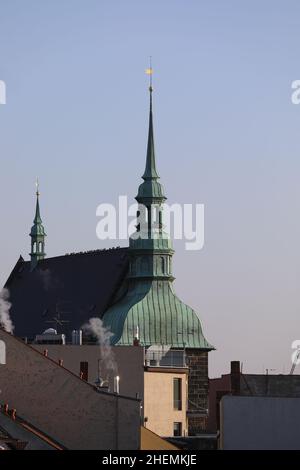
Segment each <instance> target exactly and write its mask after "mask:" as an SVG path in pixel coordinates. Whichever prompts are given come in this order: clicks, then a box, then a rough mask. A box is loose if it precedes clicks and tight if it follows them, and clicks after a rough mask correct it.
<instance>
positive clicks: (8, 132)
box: [0, 0, 300, 375]
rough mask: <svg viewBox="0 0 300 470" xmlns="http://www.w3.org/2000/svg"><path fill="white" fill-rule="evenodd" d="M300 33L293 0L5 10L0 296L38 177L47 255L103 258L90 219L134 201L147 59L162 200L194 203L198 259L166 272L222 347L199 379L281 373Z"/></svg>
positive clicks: (298, 172)
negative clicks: (201, 215) (123, 197)
mask: <svg viewBox="0 0 300 470" xmlns="http://www.w3.org/2000/svg"><path fill="white" fill-rule="evenodd" d="M299 23H300V4H299V2H297V1H292V0H290V1H288V2H283V1H271V0H269V1H267V0H265V1H263V2H262V1H257V0H252V1H250V0H248V1H244V2H241V1H238V0H236V1H233V0H227V1H226V2H225V1H222V0H219V1H211V0H207V1H187V0H181V1H179V0H165V1H161V0H153V1H151V2H149V1H143V0H136V1H133V0H127V1H116V0H107V1H99V0H88V1H83V0H81V1H79V0H52V1H51V2H50V1H43V2H41V1H37V0H34V1H33V0H0V80H5V82H6V84H7V104H6V105H5V106H4V105H0V159H1V166H0V214H1V230H0V261H1V265H0V266H1V267H0V280H1V284H3V283H4V282H5V280H6V278H7V276H8V274H9V273H10V271H11V269H12V267H13V266H14V264H15V262H16V260H17V258H18V256H19V255H20V253H22V255H23V256H24V257H26V258H28V253H29V236H28V233H29V230H30V227H31V224H32V219H33V215H34V181H35V178H36V176H37V175H39V177H40V182H41V194H42V195H41V210H42V217H43V220H44V224H45V227H46V231H47V234H48V237H47V246H46V248H47V250H46V251H47V254H48V256H55V255H59V254H64V253H66V252H70V251H80V250H87V249H95V248H101V247H103V246H108V243H101V242H100V241H99V240H98V239H97V238H96V235H95V227H96V217H95V210H96V206H97V205H98V204H99V203H101V202H111V203H115V202H116V201H117V198H118V195H119V194H128V196H130V198H132V202H133V198H134V196H135V195H136V191H137V186H138V184H139V183H140V176H141V175H142V172H143V169H144V160H145V152H146V135H147V119H148V96H147V79H146V76H145V75H144V69H145V68H146V67H147V63H148V56H149V55H150V54H151V55H152V56H153V68H154V70H155V78H154V79H155V82H154V83H155V96H154V99H155V107H154V108H155V109H154V112H155V138H156V150H157V164H158V169H159V173H160V175H161V178H162V182H163V184H164V187H165V190H166V193H167V195H168V198H169V202H170V203H174V202H179V203H190V202H191V203H203V204H205V223H206V225H205V247H204V249H203V250H202V251H199V252H189V251H185V249H184V244H183V242H179V241H178V242H176V243H175V249H176V254H175V259H174V272H175V276H176V278H177V279H176V281H175V287H176V291H177V293H178V294H179V295H180V296H181V298H182V299H183V300H184V301H186V302H187V303H189V304H190V305H191V306H193V307H194V308H195V309H196V310H197V311H198V312H199V314H200V317H201V320H202V324H203V328H204V332H205V334H206V337H207V339H208V340H209V341H210V342H211V343H213V344H214V345H215V346H216V348H217V351H216V352H214V353H212V354H211V355H210V375H216V374H219V373H225V372H227V371H228V369H229V361H230V360H241V361H242V362H243V367H244V371H246V372H259V373H261V372H262V371H263V370H264V369H266V368H269V369H271V368H274V369H276V371H277V372H282V371H284V370H285V372H288V371H289V369H290V367H291V363H290V354H291V342H292V341H293V340H294V339H300V321H299V316H300V289H299V287H300V243H299V241H300V185H299V179H300V165H299V154H300V139H299V133H300V105H299V106H296V105H293V104H292V103H291V99H290V96H291V82H292V81H293V80H296V79H300V65H299V42H300V41H299V40H300V24H299ZM116 243H117V244H118V242H116ZM116 243H113V242H112V243H111V245H114V244H116ZM296 371H297V369H296ZM299 372H300V371H299Z"/></svg>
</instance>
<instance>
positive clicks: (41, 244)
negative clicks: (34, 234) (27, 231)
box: [39, 242, 43, 253]
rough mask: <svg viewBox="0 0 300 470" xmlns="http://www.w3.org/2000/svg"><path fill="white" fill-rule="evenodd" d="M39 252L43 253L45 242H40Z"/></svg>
mask: <svg viewBox="0 0 300 470" xmlns="http://www.w3.org/2000/svg"><path fill="white" fill-rule="evenodd" d="M39 252H40V253H42V252H43V242H39Z"/></svg>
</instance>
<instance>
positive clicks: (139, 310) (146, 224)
mask: <svg viewBox="0 0 300 470" xmlns="http://www.w3.org/2000/svg"><path fill="white" fill-rule="evenodd" d="M147 73H148V74H149V75H150V88H149V91H150V115H149V133H148V145H147V156H146V168H145V172H144V174H143V177H142V178H143V180H144V181H143V183H142V184H141V185H140V186H139V189H138V194H137V196H136V200H137V202H138V203H139V210H138V213H137V226H136V232H135V233H134V234H132V235H131V237H130V239H129V250H128V253H129V258H130V261H129V272H128V274H127V279H126V283H125V289H124V290H125V294H124V293H123V296H122V294H121V293H120V297H119V300H118V301H117V302H115V303H114V304H113V305H112V306H111V307H110V308H109V309H108V310H107V311H106V312H105V314H104V316H103V322H104V325H105V327H107V328H108V329H110V330H111V332H112V333H113V335H112V338H111V343H112V344H114V345H131V344H133V341H134V338H135V335H136V329H137V327H139V340H140V344H141V345H143V346H146V347H148V346H151V345H159V346H161V345H168V346H171V347H172V348H197V349H202V350H206V351H209V350H211V349H214V348H213V346H212V345H211V344H209V343H208V341H207V340H206V338H205V337H204V335H203V332H202V326H201V322H200V320H199V317H198V316H197V314H196V312H195V311H194V310H193V309H192V308H191V307H189V306H188V305H186V304H184V303H183V302H182V301H181V300H180V299H179V298H178V297H177V296H176V294H175V293H174V290H173V285H172V282H173V280H174V277H173V272H172V256H173V253H174V250H173V248H172V242H171V239H170V237H169V235H168V234H167V233H166V232H165V231H164V225H163V203H164V201H165V200H166V197H165V195H164V190H163V187H162V185H161V184H160V183H159V181H158V179H159V176H158V173H157V171H156V164H155V152H154V135H153V115H152V91H153V89H152V82H151V75H152V68H151V64H150V69H147ZM123 287H124V286H123Z"/></svg>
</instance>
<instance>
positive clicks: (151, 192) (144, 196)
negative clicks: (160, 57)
mask: <svg viewBox="0 0 300 470" xmlns="http://www.w3.org/2000/svg"><path fill="white" fill-rule="evenodd" d="M146 73H147V75H150V86H149V93H150V111H149V130H148V143H147V156H146V167H145V171H144V174H143V176H142V178H143V180H144V181H143V183H142V184H141V185H140V186H139V189H138V194H137V196H136V200H137V202H138V203H141V204H143V205H144V206H146V207H149V206H150V205H151V204H153V203H158V204H162V203H163V202H164V201H165V200H166V199H167V198H166V197H165V195H164V189H163V187H162V185H161V184H160V183H159V181H158V180H159V175H158V173H157V170H156V162H155V149H154V132H153V111H152V94H153V87H152V74H153V70H152V64H151V58H150V68H148V69H146Z"/></svg>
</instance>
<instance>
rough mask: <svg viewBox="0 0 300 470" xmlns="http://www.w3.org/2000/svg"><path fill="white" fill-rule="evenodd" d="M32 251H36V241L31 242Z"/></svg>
mask: <svg viewBox="0 0 300 470" xmlns="http://www.w3.org/2000/svg"><path fill="white" fill-rule="evenodd" d="M32 251H33V253H36V242H34V243H33V246H32Z"/></svg>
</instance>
